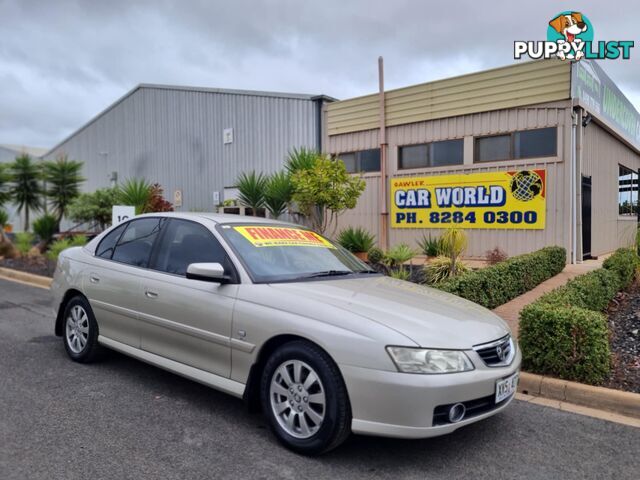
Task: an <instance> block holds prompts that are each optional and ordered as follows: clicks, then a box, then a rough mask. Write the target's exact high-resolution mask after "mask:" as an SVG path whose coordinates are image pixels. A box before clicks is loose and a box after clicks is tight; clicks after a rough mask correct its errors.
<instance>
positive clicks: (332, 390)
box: [260, 340, 351, 455]
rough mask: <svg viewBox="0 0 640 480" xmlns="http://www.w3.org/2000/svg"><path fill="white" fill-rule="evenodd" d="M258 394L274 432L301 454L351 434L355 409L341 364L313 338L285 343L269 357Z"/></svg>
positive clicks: (314, 452) (320, 450) (318, 451)
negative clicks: (352, 408)
mask: <svg viewBox="0 0 640 480" xmlns="http://www.w3.org/2000/svg"><path fill="white" fill-rule="evenodd" d="M260 397H261V403H262V409H263V412H264V414H265V416H266V417H267V420H268V422H269V425H270V427H271V430H272V431H273V432H274V434H275V435H276V437H277V438H278V440H279V441H280V442H281V443H282V444H284V445H285V446H286V447H288V448H289V449H291V450H293V451H296V452H298V453H302V454H306V455H319V454H322V453H325V452H328V451H330V450H332V449H334V448H336V447H338V446H339V445H340V444H341V443H342V442H344V441H345V440H346V439H347V437H348V436H349V434H350V433H351V407H350V404H349V397H348V394H347V389H346V387H345V384H344V381H343V379H342V375H341V374H340V371H339V369H338V366H337V365H336V364H335V362H334V361H333V360H332V359H331V357H330V356H329V355H327V353H326V352H324V350H322V349H321V348H319V347H318V346H316V345H314V344H312V343H310V342H306V341H298V340H296V341H293V342H290V343H286V344H285V345H283V346H281V347H280V348H278V349H277V350H276V351H275V352H274V353H273V354H272V355H271V356H270V357H269V359H268V360H267V362H266V364H265V367H264V370H263V375H262V379H261V383H260Z"/></svg>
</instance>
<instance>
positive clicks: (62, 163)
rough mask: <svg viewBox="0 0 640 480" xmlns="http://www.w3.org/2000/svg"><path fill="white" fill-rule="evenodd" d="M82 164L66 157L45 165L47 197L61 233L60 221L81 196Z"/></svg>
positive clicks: (57, 228) (57, 229)
mask: <svg viewBox="0 0 640 480" xmlns="http://www.w3.org/2000/svg"><path fill="white" fill-rule="evenodd" d="M81 170H82V162H77V161H75V160H69V159H68V158H67V157H66V156H64V157H60V158H58V159H57V160H54V161H52V162H46V163H45V164H44V180H45V182H46V185H47V191H46V194H47V197H48V198H49V202H50V204H51V207H52V208H53V212H54V214H55V217H56V231H60V221H61V220H62V217H64V216H65V214H66V213H67V208H68V206H69V204H70V203H71V202H72V201H73V200H74V199H75V198H77V197H78V195H80V184H81V183H82V182H84V180H85V179H84V178H83V177H82V176H81V175H80V171H81Z"/></svg>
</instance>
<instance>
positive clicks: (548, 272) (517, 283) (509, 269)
mask: <svg viewBox="0 0 640 480" xmlns="http://www.w3.org/2000/svg"><path fill="white" fill-rule="evenodd" d="M565 263H566V250H565V249H564V248H561V247H546V248H543V249H541V250H538V251H536V252H533V253H527V254H525V255H518V256H516V257H511V258H510V259H508V260H505V261H504V262H500V263H498V264H496V265H492V266H490V267H487V268H483V269H481V270H475V271H472V272H469V273H467V274H465V275H461V276H458V277H455V278H453V279H450V280H446V281H444V282H441V283H440V284H438V285H437V287H438V288H439V289H441V290H444V291H446V292H450V293H453V294H455V295H458V296H460V297H463V298H466V299H467V300H471V301H472V302H475V303H479V304H480V305H483V306H485V307H487V308H495V307H497V306H499V305H502V304H503V303H506V302H508V301H509V300H512V299H514V298H515V297H517V296H518V295H522V294H523V293H525V292H528V291H529V290H531V289H533V288H534V287H536V286H537V285H539V284H540V283H542V282H544V281H545V280H547V279H549V278H551V277H553V276H554V275H557V274H558V273H560V272H561V271H562V270H563V269H564V267H565Z"/></svg>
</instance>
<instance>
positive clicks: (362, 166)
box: [336, 148, 380, 173]
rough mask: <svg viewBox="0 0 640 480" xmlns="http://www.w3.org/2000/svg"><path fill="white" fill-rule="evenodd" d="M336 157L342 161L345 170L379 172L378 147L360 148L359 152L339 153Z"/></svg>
mask: <svg viewBox="0 0 640 480" xmlns="http://www.w3.org/2000/svg"><path fill="white" fill-rule="evenodd" d="M336 157H337V158H339V159H340V160H342V161H343V162H344V165H345V167H346V168H347V172H349V173H360V172H379V171H380V149H379V148H372V149H371V150H361V151H359V152H350V153H340V154H338V155H336Z"/></svg>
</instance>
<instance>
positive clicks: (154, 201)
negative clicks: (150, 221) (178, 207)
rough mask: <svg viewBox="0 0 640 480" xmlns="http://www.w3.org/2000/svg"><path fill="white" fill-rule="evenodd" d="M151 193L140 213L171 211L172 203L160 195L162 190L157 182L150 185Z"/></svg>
mask: <svg viewBox="0 0 640 480" xmlns="http://www.w3.org/2000/svg"><path fill="white" fill-rule="evenodd" d="M150 188H151V193H150V195H149V200H148V201H147V204H146V205H145V206H144V208H143V209H142V213H153V212H173V205H172V204H171V202H169V201H168V200H166V199H165V198H164V196H163V195H162V194H163V193H164V190H163V189H162V187H161V186H160V184H159V183H154V184H153V185H151V187H150Z"/></svg>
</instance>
